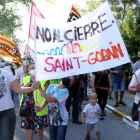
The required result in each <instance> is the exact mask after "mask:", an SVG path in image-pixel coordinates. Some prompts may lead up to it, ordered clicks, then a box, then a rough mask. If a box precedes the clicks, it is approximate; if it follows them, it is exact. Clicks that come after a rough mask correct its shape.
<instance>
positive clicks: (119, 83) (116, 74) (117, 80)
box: [110, 65, 126, 107]
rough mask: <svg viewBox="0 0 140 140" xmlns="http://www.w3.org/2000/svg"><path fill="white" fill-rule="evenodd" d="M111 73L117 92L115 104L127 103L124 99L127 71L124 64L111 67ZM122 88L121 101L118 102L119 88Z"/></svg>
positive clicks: (115, 92)
mask: <svg viewBox="0 0 140 140" xmlns="http://www.w3.org/2000/svg"><path fill="white" fill-rule="evenodd" d="M110 73H111V74H112V85H113V89H114V94H115V101H116V103H115V105H114V107H118V106H119V104H122V105H124V106H125V105H126V104H125V103H124V102H123V101H122V99H123V96H124V90H125V82H124V80H125V72H124V65H120V66H117V67H114V68H111V69H110ZM119 89H120V101H119V102H118V90H119Z"/></svg>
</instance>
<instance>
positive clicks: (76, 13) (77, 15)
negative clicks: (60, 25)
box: [67, 5, 81, 22]
mask: <svg viewBox="0 0 140 140" xmlns="http://www.w3.org/2000/svg"><path fill="white" fill-rule="evenodd" d="M79 18H81V14H80V13H79V11H78V10H77V8H76V7H75V6H74V5H72V8H71V12H70V15H69V17H68V20H67V22H72V21H74V20H77V19H79Z"/></svg>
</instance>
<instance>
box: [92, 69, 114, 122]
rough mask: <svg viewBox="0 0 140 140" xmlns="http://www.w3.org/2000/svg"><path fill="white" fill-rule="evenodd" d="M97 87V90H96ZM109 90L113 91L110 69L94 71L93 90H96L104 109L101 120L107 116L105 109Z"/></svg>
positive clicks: (101, 106)
mask: <svg viewBox="0 0 140 140" xmlns="http://www.w3.org/2000/svg"><path fill="white" fill-rule="evenodd" d="M95 88H96V91H95ZM108 90H110V92H112V80H111V75H110V71H109V70H104V71H99V72H93V73H92V92H96V93H97V96H98V104H99V105H100V108H101V110H102V115H101V117H100V120H103V119H104V117H103V116H106V113H105V111H104V109H105V106H106V104H107V96H108Z"/></svg>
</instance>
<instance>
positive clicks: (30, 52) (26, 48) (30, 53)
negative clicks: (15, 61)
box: [24, 44, 35, 56]
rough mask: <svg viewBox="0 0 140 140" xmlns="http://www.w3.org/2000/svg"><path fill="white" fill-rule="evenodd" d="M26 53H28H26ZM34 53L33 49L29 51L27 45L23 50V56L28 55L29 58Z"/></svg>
mask: <svg viewBox="0 0 140 140" xmlns="http://www.w3.org/2000/svg"><path fill="white" fill-rule="evenodd" d="M27 51H28V52H27ZM34 53H35V52H34V51H33V49H31V48H30V47H29V46H28V45H27V44H26V46H25V50H24V55H25V54H27V55H30V56H33V55H34Z"/></svg>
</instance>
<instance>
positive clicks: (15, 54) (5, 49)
mask: <svg viewBox="0 0 140 140" xmlns="http://www.w3.org/2000/svg"><path fill="white" fill-rule="evenodd" d="M0 55H1V56H6V57H10V58H12V59H15V60H17V62H18V63H19V64H22V59H21V54H20V51H19V50H18V48H17V46H16V45H15V43H14V42H13V41H11V40H10V39H9V38H7V37H6V36H2V35H0Z"/></svg>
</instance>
